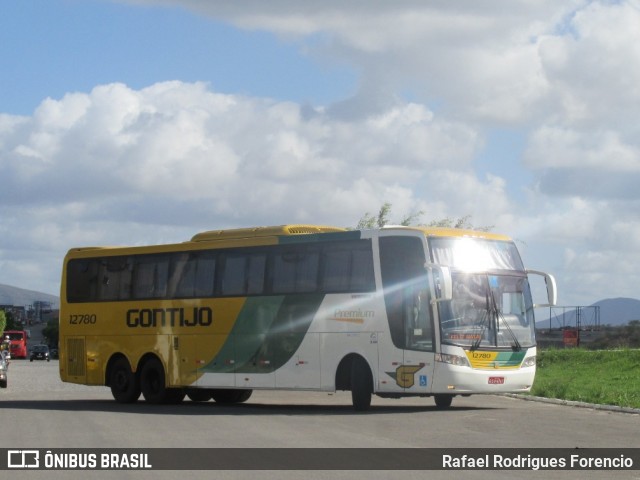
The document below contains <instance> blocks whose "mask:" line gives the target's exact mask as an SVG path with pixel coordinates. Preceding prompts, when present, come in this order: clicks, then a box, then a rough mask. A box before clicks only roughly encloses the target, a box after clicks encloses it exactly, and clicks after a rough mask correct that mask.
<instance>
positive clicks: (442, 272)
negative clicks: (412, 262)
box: [425, 263, 453, 303]
mask: <svg viewBox="0 0 640 480" xmlns="http://www.w3.org/2000/svg"><path fill="white" fill-rule="evenodd" d="M425 266H426V268H427V270H428V271H429V273H430V274H431V279H432V280H433V287H434V291H435V295H434V299H433V301H432V303H435V302H445V301H447V300H451V299H452V298H453V282H452V280H451V269H450V268H449V267H445V266H443V265H437V264H435V263H429V264H427V265H425Z"/></svg>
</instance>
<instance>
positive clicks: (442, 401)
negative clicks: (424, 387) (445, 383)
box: [433, 394, 453, 409]
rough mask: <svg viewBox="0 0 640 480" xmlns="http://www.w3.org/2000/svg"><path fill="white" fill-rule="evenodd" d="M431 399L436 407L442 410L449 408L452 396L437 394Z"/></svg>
mask: <svg viewBox="0 0 640 480" xmlns="http://www.w3.org/2000/svg"><path fill="white" fill-rule="evenodd" d="M433 399H434V401H435V402H436V407H438V408H443V409H444V408H449V407H450V406H451V401H452V400H453V395H447V394H437V395H434V396H433Z"/></svg>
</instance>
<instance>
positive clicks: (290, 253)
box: [60, 225, 556, 410]
mask: <svg viewBox="0 0 640 480" xmlns="http://www.w3.org/2000/svg"><path fill="white" fill-rule="evenodd" d="M531 274H535V275H542V276H543V277H544V279H545V281H546V285H547V295H548V298H547V299H545V301H546V302H548V304H554V303H555V296H556V293H555V292H556V289H555V281H554V280H553V277H552V276H550V275H548V274H545V273H542V272H532V271H527V270H525V269H524V267H523V265H522V261H521V259H520V255H519V253H518V251H517V249H516V246H515V244H514V243H513V242H512V241H511V240H510V239H509V238H508V237H506V236H504V235H498V234H493V233H484V232H477V231H468V230H459V229H440V228H415V227H384V228H381V229H374V230H345V229H341V228H336V227H325V226H313V225H285V226H278V227H258V228H246V229H233V230H217V231H209V232H203V233H199V234H197V235H195V236H194V237H193V238H192V239H191V240H190V241H187V242H184V243H179V244H173V245H158V246H146V247H104V248H93V247H92V248H74V249H72V250H70V251H69V252H68V254H67V255H66V257H65V260H64V267H63V273H62V285H61V297H60V299H61V307H60V376H61V379H62V380H63V381H65V382H73V383H80V384H85V385H107V386H109V387H110V388H111V392H112V394H113V396H114V398H115V399H116V400H117V401H118V402H123V403H128V402H135V401H136V400H137V399H138V398H139V397H140V394H141V393H142V395H143V396H144V398H145V400H146V401H147V402H150V403H176V402H180V401H182V400H183V399H184V397H185V395H186V396H188V397H189V398H190V399H191V400H193V401H207V400H210V399H214V400H215V401H216V402H220V403H238V402H243V401H246V400H247V399H248V398H249V396H250V395H251V393H252V391H253V390H256V389H282V390H315V391H327V392H333V391H336V390H347V391H351V397H352V401H353V405H354V408H355V409H356V410H366V409H367V408H369V406H370V403H371V397H372V394H376V395H378V396H381V397H392V398H399V397H404V396H422V397H430V396H432V397H434V399H435V403H436V405H437V406H438V407H448V406H450V405H451V400H452V398H453V397H454V396H456V395H470V394H490V393H502V392H526V391H528V390H529V389H530V388H531V385H532V384H533V379H534V375H535V360H536V341H535V322H534V314H533V310H534V304H533V303H532V295H531V289H530V286H529V279H528V276H529V275H531Z"/></svg>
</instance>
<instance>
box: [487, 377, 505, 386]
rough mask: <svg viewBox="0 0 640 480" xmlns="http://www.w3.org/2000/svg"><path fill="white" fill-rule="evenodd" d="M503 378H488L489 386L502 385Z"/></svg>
mask: <svg viewBox="0 0 640 480" xmlns="http://www.w3.org/2000/svg"><path fill="white" fill-rule="evenodd" d="M503 383H504V377H489V385H502V384H503Z"/></svg>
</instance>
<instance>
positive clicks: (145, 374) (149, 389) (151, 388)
mask: <svg viewBox="0 0 640 480" xmlns="http://www.w3.org/2000/svg"><path fill="white" fill-rule="evenodd" d="M140 390H142V395H143V396H144V399H145V401H146V402H147V403H152V404H156V405H157V404H160V403H165V401H166V397H167V395H168V393H167V388H166V385H165V380H164V368H163V367H162V363H161V362H160V360H158V359H157V358H155V357H154V358H151V359H149V360H148V361H147V362H146V363H145V364H144V365H143V367H142V370H141V371H140Z"/></svg>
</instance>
